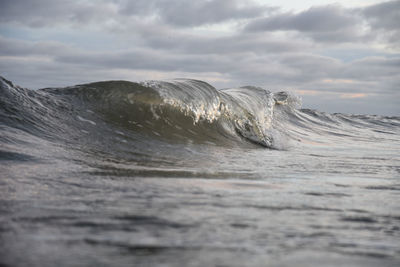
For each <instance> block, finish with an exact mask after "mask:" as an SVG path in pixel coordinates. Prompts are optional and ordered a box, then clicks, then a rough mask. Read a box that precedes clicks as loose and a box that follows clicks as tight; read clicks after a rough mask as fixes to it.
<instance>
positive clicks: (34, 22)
mask: <svg viewBox="0 0 400 267" xmlns="http://www.w3.org/2000/svg"><path fill="white" fill-rule="evenodd" d="M0 7H1V8H0V21H1V22H13V23H20V24H24V25H28V26H31V27H45V26H54V25H56V24H59V23H76V24H79V25H84V24H87V23H100V24H101V23H104V22H105V21H107V20H114V22H116V23H117V24H122V25H124V24H125V23H126V22H127V21H129V19H131V18H132V17H137V18H140V19H147V20H149V19H150V20H151V19H159V20H160V22H162V23H167V24H171V25H175V26H182V27H191V26H199V25H204V24H215V23H220V22H224V21H227V20H234V19H243V18H254V17H257V16H260V15H263V14H264V13H265V12H267V11H270V10H272V9H271V8H269V7H266V6H262V5H259V4H257V3H255V2H252V1H250V0H210V1H202V0H196V1H190V2H189V1H185V0H135V1H127V0H115V1H112V0H109V1H107V0H97V1H53V0H37V1H33V0H2V1H1V3H0Z"/></svg>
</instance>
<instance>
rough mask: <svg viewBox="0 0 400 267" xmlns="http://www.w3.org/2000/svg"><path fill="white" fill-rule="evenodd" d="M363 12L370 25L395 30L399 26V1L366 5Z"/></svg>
mask: <svg viewBox="0 0 400 267" xmlns="http://www.w3.org/2000/svg"><path fill="white" fill-rule="evenodd" d="M363 14H364V16H365V17H366V18H367V20H368V21H369V23H370V25H371V26H372V27H375V28H381V29H387V30H396V31H398V30H399V28H400V1H390V2H385V3H381V4H377V5H372V6H369V7H366V8H365V9H364V10H363Z"/></svg>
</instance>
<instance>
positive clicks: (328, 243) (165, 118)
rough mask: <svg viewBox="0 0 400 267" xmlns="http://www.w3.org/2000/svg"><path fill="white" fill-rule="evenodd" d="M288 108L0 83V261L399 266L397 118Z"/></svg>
mask: <svg viewBox="0 0 400 267" xmlns="http://www.w3.org/2000/svg"><path fill="white" fill-rule="evenodd" d="M300 102H301V101H300V99H299V98H298V97H297V96H295V95H293V94H291V93H290V92H270V91H268V90H266V89H264V88H261V87H255V86H244V87H237V88H227V89H216V88H214V87H213V86H212V85H210V84H208V83H206V82H203V81H198V80H190V79H175V80H168V81H145V82H129V81H103V82H94V83H89V84H81V85H74V86H70V87H65V88H44V89H39V90H31V89H27V88H21V87H19V86H16V85H14V84H13V83H12V82H11V81H8V80H6V79H5V78H2V77H0V265H1V266H40V267H46V266H60V267H61V266H364V267H365V266H381V267H383V266H399V265H400V204H399V203H400V153H399V151H400V117H398V116H391V117H389V116H377V115H352V114H342V113H335V114H328V113H324V112H320V111H317V110H311V109H304V108H301V103H300Z"/></svg>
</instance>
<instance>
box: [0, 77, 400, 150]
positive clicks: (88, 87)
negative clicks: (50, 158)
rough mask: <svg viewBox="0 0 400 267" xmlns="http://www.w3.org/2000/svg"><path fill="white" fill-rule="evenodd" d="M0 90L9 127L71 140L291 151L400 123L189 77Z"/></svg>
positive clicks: (6, 85)
mask: <svg viewBox="0 0 400 267" xmlns="http://www.w3.org/2000/svg"><path fill="white" fill-rule="evenodd" d="M0 90H1V96H0V105H1V108H0V116H1V120H2V121H3V122H4V125H7V126H8V127H12V128H16V129H22V130H24V131H25V132H28V133H31V134H33V135H35V136H38V137H41V138H43V137H44V138H48V139H50V140H57V139H62V140H65V141H67V142H70V141H71V142H72V140H80V139H82V136H83V135H89V136H91V137H93V138H94V137H96V136H98V137H99V136H101V140H105V139H106V136H109V135H112V136H113V137H117V138H119V139H118V140H120V141H121V143H125V144H126V145H128V144H129V143H131V144H132V143H133V144H142V145H143V144H147V145H148V144H150V143H152V144H154V143H157V142H164V143H165V142H166V143H178V144H185V143H187V142H190V143H199V144H213V145H221V146H224V145H228V146H232V145H245V146H254V145H260V146H264V147H267V148H272V149H286V148H288V147H289V146H290V144H293V143H296V142H298V141H313V142H315V141H318V140H319V141H321V142H323V141H324V140H327V139H329V138H334V137H336V138H338V137H343V136H348V137H351V138H356V139H357V138H361V139H362V138H366V137H368V133H373V132H376V131H390V128H391V127H392V128H394V129H396V131H397V129H398V127H399V126H400V122H399V119H398V118H395V117H378V116H367V115H365V116H357V115H344V114H326V113H322V112H318V111H314V110H306V109H303V110H301V109H299V108H300V100H299V99H298V98H297V97H296V96H294V95H292V94H290V93H288V92H278V93H272V92H269V91H268V90H265V89H263V88H260V87H254V86H245V87H239V88H229V89H222V90H217V89H215V88H214V87H212V86H211V85H209V84H207V83H205V82H202V81H198V80H188V79H177V80H172V81H147V82H142V83H135V82H128V81H105V82H95V83H89V84H83V85H76V86H71V87H66V88H45V89H40V90H29V89H24V88H21V87H18V86H15V85H13V84H12V83H11V82H10V81H7V80H6V79H4V78H1V79H0ZM102 142H103V141H102ZM157 144H158V143H157ZM110 145H111V144H110ZM147 145H143V146H147Z"/></svg>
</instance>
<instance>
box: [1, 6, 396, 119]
mask: <svg viewBox="0 0 400 267" xmlns="http://www.w3.org/2000/svg"><path fill="white" fill-rule="evenodd" d="M317 4H318V5H317ZM0 7H1V9H0V15H1V16H0V75H1V76H3V77H4V78H5V79H7V80H10V81H11V82H13V83H14V84H16V85H19V86H21V87H25V88H30V89H38V88H44V87H64V86H71V85H76V84H83V83H89V82H96V81H104V80H128V81H133V82H140V81H145V80H164V79H174V78H188V79H197V80H202V81H205V82H207V83H209V84H211V85H212V86H214V87H216V88H218V89H220V88H227V87H240V86H246V85H252V86H261V87H263V88H265V89H267V90H270V91H274V92H276V91H290V92H293V93H294V94H296V95H298V96H299V97H301V99H302V101H303V105H302V107H303V108H310V109H317V110H319V111H324V112H329V113H334V112H339V113H351V114H376V115H389V116H392V115H400V105H399V100H398V99H400V92H399V87H400V71H399V70H400V38H399V37H400V27H399V25H398V21H400V15H399V12H396V10H399V9H400V1H377V0H369V1H330V0H325V1H313V0H309V1H305V2H302V3H299V2H293V1H262V0H258V1H247V0H211V1H193V2H190V3H185V1H181V0H174V1H168V2H167V1H163V0H151V1H144V0H143V1H141V0H140V1H135V2H130V1H125V0H115V1H108V0H102V1H72V2H67V3H62V4H60V3H56V2H55V1H50V0H41V1H22V0H17V1H15V0H14V1H9V0H6V1H2V3H1V4H0ZM182 14H185V15H184V16H183V15H182Z"/></svg>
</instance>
